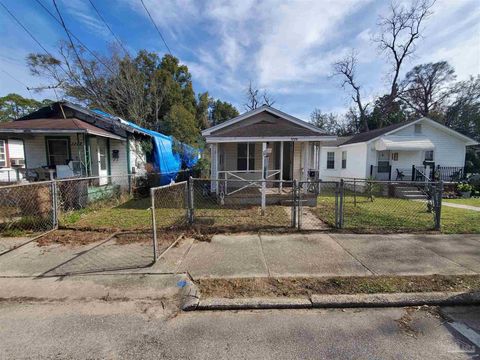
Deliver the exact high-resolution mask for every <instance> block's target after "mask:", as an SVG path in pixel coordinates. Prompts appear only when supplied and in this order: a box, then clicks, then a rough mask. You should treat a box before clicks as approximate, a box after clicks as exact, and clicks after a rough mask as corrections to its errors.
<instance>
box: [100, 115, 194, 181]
mask: <svg viewBox="0 0 480 360" xmlns="http://www.w3.org/2000/svg"><path fill="white" fill-rule="evenodd" d="M93 111H94V112H96V113H97V114H99V115H101V116H105V117H108V118H110V119H115V120H118V121H120V122H121V123H123V124H125V125H127V126H130V127H132V128H134V129H137V130H139V131H140V132H143V133H145V134H148V135H150V136H151V138H152V143H153V151H152V153H153V154H152V155H153V166H154V168H155V171H156V172H159V173H161V174H162V175H161V176H160V184H161V185H166V184H169V183H171V182H172V180H175V178H176V177H177V174H178V172H179V171H180V170H182V165H183V167H184V168H186V169H191V168H192V167H193V166H195V164H196V163H197V162H198V150H197V149H195V148H194V147H192V146H190V145H187V144H183V143H180V142H177V141H175V139H174V138H173V137H172V136H168V135H164V134H161V133H159V132H156V131H153V130H148V129H145V128H142V127H141V126H138V125H137V124H135V123H133V122H130V121H126V120H123V119H122V118H119V117H117V116H114V115H111V114H108V113H106V112H103V111H101V110H93Z"/></svg>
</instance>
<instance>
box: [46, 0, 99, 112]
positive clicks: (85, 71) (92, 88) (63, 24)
mask: <svg viewBox="0 0 480 360" xmlns="http://www.w3.org/2000/svg"><path fill="white" fill-rule="evenodd" d="M52 1H53V5H54V6H55V10H56V11H57V14H58V17H59V18H60V21H61V22H62V27H63V29H64V30H65V33H66V34H67V37H68V40H69V41H70V45H71V46H72V50H73V52H74V54H75V57H76V58H77V61H78V64H79V65H80V67H81V68H82V71H83V73H84V74H85V80H86V81H87V82H88V83H89V85H90V88H91V90H92V93H93V95H94V96H95V97H96V98H97V99H98V101H99V103H100V104H101V103H103V100H102V99H101V97H100V96H99V95H98V94H97V92H96V91H95V87H94V86H93V84H92V82H91V81H90V79H89V78H88V71H87V69H86V68H85V65H84V64H83V61H82V59H81V58H80V55H79V54H78V51H77V48H76V47H75V44H74V43H73V40H72V37H71V36H70V33H69V32H68V29H67V26H66V25H65V22H64V21H63V17H62V14H61V13H60V10H59V8H58V6H57V2H56V0H52ZM91 74H92V76H93V77H94V78H95V74H94V72H93V71H92V72H91ZM84 89H85V88H84ZM85 90H87V89H85Z"/></svg>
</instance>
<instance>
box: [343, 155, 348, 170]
mask: <svg viewBox="0 0 480 360" xmlns="http://www.w3.org/2000/svg"><path fill="white" fill-rule="evenodd" d="M346 168H347V151H342V169H346Z"/></svg>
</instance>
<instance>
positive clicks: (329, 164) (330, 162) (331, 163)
mask: <svg viewBox="0 0 480 360" xmlns="http://www.w3.org/2000/svg"><path fill="white" fill-rule="evenodd" d="M330 154H333V159H329V155H330ZM327 169H328V170H332V169H335V151H327Z"/></svg>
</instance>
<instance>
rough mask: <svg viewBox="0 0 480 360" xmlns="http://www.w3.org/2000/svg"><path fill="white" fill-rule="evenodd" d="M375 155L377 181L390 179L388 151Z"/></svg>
mask: <svg viewBox="0 0 480 360" xmlns="http://www.w3.org/2000/svg"><path fill="white" fill-rule="evenodd" d="M377 154H378V156H377V177H378V179H377V180H388V179H389V178H390V151H389V150H386V151H378V152H377Z"/></svg>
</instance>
